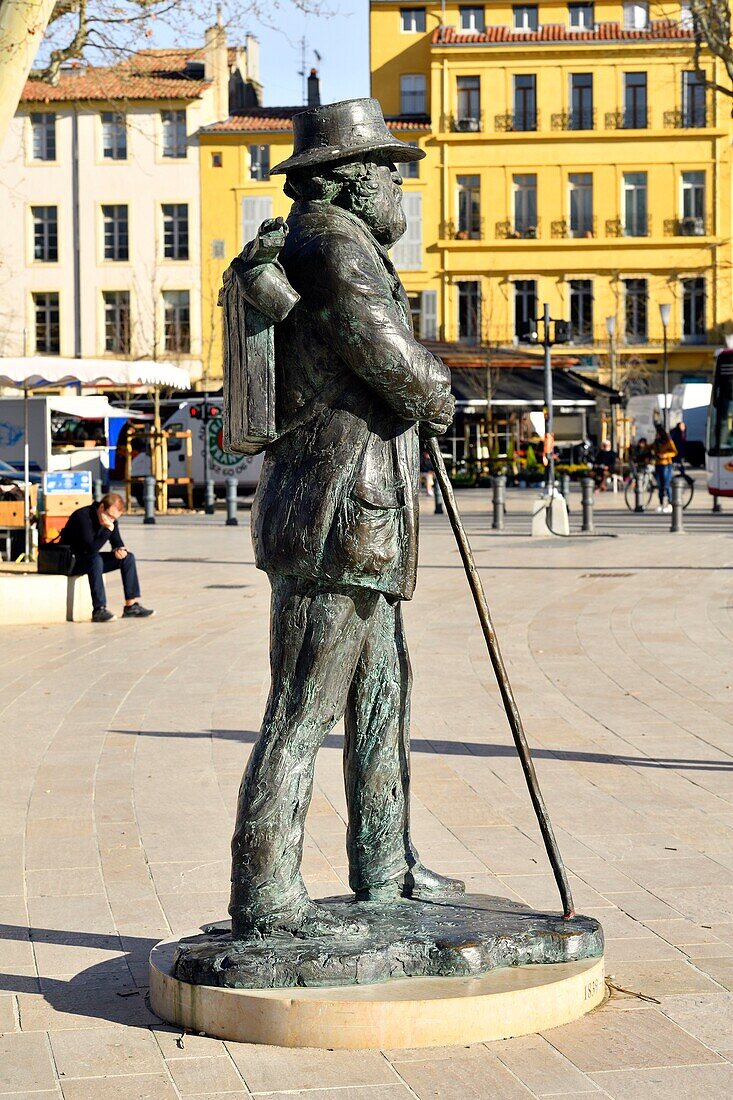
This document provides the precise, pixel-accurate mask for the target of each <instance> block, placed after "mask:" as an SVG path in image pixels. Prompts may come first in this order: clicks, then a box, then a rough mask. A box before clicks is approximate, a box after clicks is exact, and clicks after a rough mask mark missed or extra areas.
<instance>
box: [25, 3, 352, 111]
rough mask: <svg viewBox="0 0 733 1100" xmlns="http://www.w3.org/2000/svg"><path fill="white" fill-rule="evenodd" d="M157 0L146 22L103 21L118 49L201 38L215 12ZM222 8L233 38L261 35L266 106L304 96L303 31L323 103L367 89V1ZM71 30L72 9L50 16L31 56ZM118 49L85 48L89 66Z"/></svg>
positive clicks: (212, 6) (44, 54)
mask: <svg viewBox="0 0 733 1100" xmlns="http://www.w3.org/2000/svg"><path fill="white" fill-rule="evenodd" d="M161 2H162V8H161V9H157V10H159V11H160V15H156V16H150V17H149V18H148V19H147V20H146V23H145V24H141V23H140V22H133V23H132V24H130V25H124V24H119V23H118V24H117V26H114V27H110V26H109V25H107V27H106V28H103V29H104V32H105V35H109V39H110V40H111V41H112V42H113V43H114V44H115V45H116V47H117V49H118V50H119V51H121V54H122V55H124V54H125V53H127V52H132V51H133V50H135V49H138V48H140V47H141V46H144V47H150V46H180V45H184V44H185V45H191V46H194V45H196V44H201V43H203V39H204V31H205V29H206V27H207V26H210V25H211V24H212V23H213V22H214V19H215V17H216V14H215V13H216V6H217V5H216V0H181V2H180V3H173V4H172V5H171V8H170V11H169V12H167V13H166V11H165V8H166V6H167V5H166V3H165V0H161ZM298 2H300V3H302V4H303V5H304V6H306V7H311V8H315V7H319V8H322V9H324V10H325V11H327V12H330V13H331V14H324V15H315V14H310V15H307V14H304V13H303V12H302V11H299V10H298V6H297V4H298ZM126 4H128V5H129V0H119V10H121V11H124V9H125V5H126ZM129 7H131V5H129V6H128V10H129ZM222 8H223V18H224V22H225V23H226V24H227V27H228V39H229V43H230V44H231V45H233V44H234V43H236V42H243V41H244V34H245V32H246V31H249V32H250V33H251V34H254V35H256V37H257V38H258V39H259V41H260V75H261V79H262V83H263V85H264V104H265V106H268V107H276V106H285V105H287V106H296V105H299V104H301V103H302V102H303V88H302V78H301V76H300V75H299V70H301V69H302V68H303V65H302V62H301V58H302V53H301V41H302V39H303V38H304V37H305V39H306V42H307V46H306V55H305V69H306V72H308V71H309V70H310V69H311V68H312V67H313V66H314V65H315V66H316V67H317V68H318V70H319V73H320V76H321V98H322V100H323V102H324V103H332V102H334V101H336V100H339V99H351V98H352V97H355V96H365V95H369V4H368V0H224V2H223V3H222ZM100 10H101V11H102V12H108V11H109V7H108V6H106V5H104V4H102V3H97V4H95V3H94V0H91V4H90V11H91V12H92V14H93V15H94V14H97V13H98V12H99V11H100ZM114 10H115V11H117V10H118V9H117V8H115V9H114ZM136 10H137V11H139V9H136ZM73 32H74V18H73V16H67V17H66V19H64V20H61V21H59V22H58V23H56V24H55V25H54V27H53V29H52V30H51V31H50V32H49V34H48V35H47V36H46V38H45V39H44V41H43V43H42V44H41V47H40V49H39V52H38V58H37V63H38V64H42V63H44V62H45V61H47V59H48V55H49V52H50V50H51V49H52V48H53V47H54V46H57V45H60V44H65V43H67V42H68V41H69V40H70V39H71V37H72V36H73ZM316 50H317V51H318V53H319V54H320V55H321V60H320V61H317V60H316V57H315V52H314V51H316ZM119 56H120V54H119V53H115V51H113V52H112V54H109V53H108V54H105V53H104V52H103V51H100V50H99V49H95V48H91V49H89V50H88V51H87V60H88V61H89V62H90V63H91V64H93V65H99V64H108V63H109V62H110V61H113V60H116V59H118V57H119Z"/></svg>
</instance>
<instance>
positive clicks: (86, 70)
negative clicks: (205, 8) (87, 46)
mask: <svg viewBox="0 0 733 1100" xmlns="http://www.w3.org/2000/svg"><path fill="white" fill-rule="evenodd" d="M188 61H196V62H199V64H200V63H201V62H203V50H202V49H200V48H196V49H188V48H180V49H161V50H139V51H138V52H137V53H135V54H132V56H131V57H128V58H126V59H125V60H124V61H121V62H120V63H119V64H118V65H110V66H100V67H98V68H97V67H92V66H87V65H79V67H78V68H73V67H72V68H68V69H64V70H63V71H62V72H61V74H60V75H59V80H58V83H57V84H49V83H47V82H46V81H45V80H39V79H38V77H31V78H30V79H29V80H28V81H26V85H25V88H24V90H23V95H22V96H21V102H23V103H58V102H61V101H67V102H68V101H72V102H73V101H76V100H91V99H101V100H106V101H109V100H126V99H162V100H169V99H197V98H198V97H199V96H200V95H201V93H202V92H203V91H204V90H205V89H206V88H208V87H210V85H211V81H209V80H204V79H203V77H202V74H201V72H200V70H199V71H197V72H196V73H195V76H194V74H192V73H190V72H187V71H186V63H187V62H188Z"/></svg>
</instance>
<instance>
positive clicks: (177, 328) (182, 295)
mask: <svg viewBox="0 0 733 1100" xmlns="http://www.w3.org/2000/svg"><path fill="white" fill-rule="evenodd" d="M163 329H164V336H165V350H166V351H170V352H174V353H175V354H178V355H182V354H187V353H188V352H189V351H190V350H191V304H190V294H189V292H188V291H187V290H164V291H163Z"/></svg>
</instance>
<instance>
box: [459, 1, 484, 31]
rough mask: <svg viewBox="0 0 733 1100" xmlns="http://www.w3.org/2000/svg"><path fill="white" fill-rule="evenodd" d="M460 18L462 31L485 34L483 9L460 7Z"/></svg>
mask: <svg viewBox="0 0 733 1100" xmlns="http://www.w3.org/2000/svg"><path fill="white" fill-rule="evenodd" d="M458 16H459V19H460V25H461V30H462V31H467V32H469V33H471V32H472V33H474V34H483V32H484V30H485V27H486V24H485V21H484V9H483V8H473V7H472V8H468V7H460V8H459V9H458Z"/></svg>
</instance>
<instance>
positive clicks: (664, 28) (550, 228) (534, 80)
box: [370, 0, 731, 390]
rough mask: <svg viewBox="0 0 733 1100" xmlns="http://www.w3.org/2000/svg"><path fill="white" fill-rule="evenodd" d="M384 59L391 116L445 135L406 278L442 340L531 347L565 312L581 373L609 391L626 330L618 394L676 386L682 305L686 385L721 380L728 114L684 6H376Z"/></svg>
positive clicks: (422, 190) (428, 163) (409, 183)
mask: <svg viewBox="0 0 733 1100" xmlns="http://www.w3.org/2000/svg"><path fill="white" fill-rule="evenodd" d="M370 52H371V72H372V93H373V94H374V95H375V96H377V98H379V99H380V100H381V102H382V105H383V108H384V111H385V113H386V114H387V115H393V116H402V117H403V118H404V117H406V116H407V117H414V118H416V119H419V118H426V119H429V122H430V136H429V137H428V138H427V140H426V141H425V142H424V145H425V150H426V153H427V156H426V159H425V160H424V161H422V162H421V163H420V166H419V173H420V174H419V178H418V179H410V178H408V179H406V180H405V192H406V203H407V206H408V213H412V214H413V216H414V215H416V214H419V215H420V219H421V236H422V248H421V250H420V260H419V262H418V261H417V260H416V259H415V256H414V255H413V256H412V262H411V264H410V266H409V267H408V268H405V267H404V265H402V271H401V273H402V278H403V281H404V283H405V285H406V287H407V289H408V292H409V293H410V295H411V297H412V299H413V301H414V303H415V307H414V312H415V316H417V315H418V312H420V305H421V303H422V304H426V305H427V309H426V308H424V305H423V308H422V311H421V312H422V320H423V324H422V335H423V336H424V337H426V338H428V339H430V338H437V339H439V340H443V341H447V342H454V341H455V342H456V343H459V344H469V345H470V344H472V343H478V344H481V345H483V346H487V347H489V348H506V347H517V346H518V347H519V348H521V347H522V346H523V345H524V344H525V343H526V342H527V336H528V333H530V332H531V331H532V330H533V329H534V328H535V327H536V326H534V325H532V323H531V321H530V318H531V317H532V316H535V315H537V314H539V313H541V310H542V304H543V303H544V302H548V303H549V305H550V308H551V313H552V316H553V318H562V319H565V320H567V321H569V322H570V323H571V333H572V344H573V353H574V354H577V356H578V359H579V361H580V365H581V368H582V369H584V370H590V371H597V372H599V374H600V376H601V377H602V378H603V380H607V379H608V366H609V363H610V358H611V357H610V354H609V352H610V348H609V336H608V326H607V323H606V319H607V318H609V317H612V318H614V322H612V325H611V327H613V325H614V324H615V334H614V339H615V343H616V348H617V365H618V370H617V376H616V380H617V382H618V384H619V385H623V384H626V385H627V387H628V388H630V389H631V390H633V389H635V388H637V387H638V386H639V384H640V388H643V387H644V386H645V384H646V385H649V386H651V388H661V386H660V385H659V381H660V380H659V379H658V378H655V377H654V376H655V375H656V374H657V373H658V372H660V371H661V365H662V356H661V352H662V339H663V324H662V319H661V316H660V311H659V308H658V307H659V306H660V305H661V304H666V305H668V306H669V307H670V309H669V320H668V337H669V349H670V358H669V365H670V382H671V384H672V385H673V384H674V383H675V382H678V381H680V380H683V379H686V378H687V379H693V378H695V379H703V378H705V377H709V373H710V369H711V366H712V361H713V352H714V349H715V347H718V346H720V345H721V344H722V342H723V335H724V333H725V332H728V331H730V329H731V275H730V270H731V244H730V241H731V202H730V198H731V178H730V160H731V157H730V142H731V125H730V107H729V103H728V100H727V99H726V98H725V97H720V96H718V97H716V96H715V95H714V94H713V93H712V92H711V91H708V90H707V89H705V87H704V85H703V84H702V83H701V82H700V80H699V78H698V77H697V76H696V74H695V72H694V66H693V63H692V58H693V40H692V30H691V20H690V17H689V12H688V11H687V10H686V9H685V8H684V4H683V6H682V7H681V6H680V4H679V3H675V4H668V5H661V6H656V5H652V9H651V10H650V7H649V5H648V4H646V3H643V2H642V3H619V2H612V0H600V2H596V3H595V4H592V3H569V4H568V3H558V2H556V0H541V2H539V3H536V4H526V3H521V4H520V3H517V4H509V3H487V4H483V5H480V4H470V5H457V4H455V3H446V4H444V5H441V4H436V3H429V4H419V3H399V2H394V0H371V4H370ZM703 68H704V70H705V72H706V74H707V75H708V77H709V78H711V79H719V80H720V81H721V82H724V81H725V77H724V75H722V73H721V72H719V71H718V70H719V66H718V64H717V63H716V62H714V59H713V58H712V57H710V56H705V57H704V58H703ZM721 99H722V102H721ZM411 196H414V197H411ZM418 196H419V197H418ZM415 236H416V237H417V236H418V233H417V231H415ZM398 248H399V246H398Z"/></svg>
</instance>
